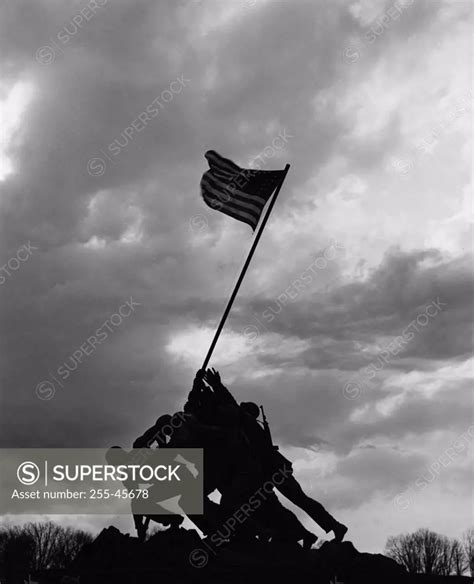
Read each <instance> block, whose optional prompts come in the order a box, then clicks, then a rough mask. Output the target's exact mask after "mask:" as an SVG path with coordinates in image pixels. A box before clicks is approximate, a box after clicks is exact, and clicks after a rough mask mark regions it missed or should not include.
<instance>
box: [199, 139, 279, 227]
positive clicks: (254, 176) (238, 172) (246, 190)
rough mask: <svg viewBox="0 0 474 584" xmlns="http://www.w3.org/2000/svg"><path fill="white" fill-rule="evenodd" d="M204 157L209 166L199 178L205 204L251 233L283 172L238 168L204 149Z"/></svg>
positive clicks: (212, 151) (213, 151) (213, 152)
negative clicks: (248, 228)
mask: <svg viewBox="0 0 474 584" xmlns="http://www.w3.org/2000/svg"><path fill="white" fill-rule="evenodd" d="M205 157H206V158H207V161H208V163H209V167H210V170H208V171H207V172H205V173H204V174H203V176H202V179H201V193H202V198H203V199H204V201H205V203H206V204H207V205H209V207H212V208H213V209H217V210H218V211H221V213H225V214H226V215H229V216H230V217H233V218H234V219H237V220H238V221H243V222H244V223H247V224H248V225H250V227H251V228H252V229H253V230H255V228H256V227H257V224H258V222H259V219H260V215H261V214H262V211H263V208H264V207H265V205H266V203H267V201H268V199H269V198H270V197H271V195H272V193H273V191H274V190H275V188H276V187H277V186H278V184H279V183H280V181H281V180H282V179H283V176H284V174H285V171H284V170H252V169H246V168H240V166H237V164H235V163H234V162H232V160H229V159H228V158H224V157H223V156H221V155H220V154H218V153H217V152H216V151H215V150H208V151H207V152H206V154H205Z"/></svg>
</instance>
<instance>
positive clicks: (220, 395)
mask: <svg viewBox="0 0 474 584" xmlns="http://www.w3.org/2000/svg"><path fill="white" fill-rule="evenodd" d="M204 379H205V381H206V382H207V383H209V385H210V386H211V387H212V389H213V390H214V393H215V396H216V400H217V401H219V403H221V404H232V405H235V406H238V405H239V404H238V403H237V401H236V399H235V398H234V396H233V395H232V394H231V393H230V391H229V390H228V389H227V387H226V386H225V385H224V384H223V383H222V381H221V376H220V375H219V373H218V372H217V371H216V370H215V369H208V370H207V371H206V374H205V376H204Z"/></svg>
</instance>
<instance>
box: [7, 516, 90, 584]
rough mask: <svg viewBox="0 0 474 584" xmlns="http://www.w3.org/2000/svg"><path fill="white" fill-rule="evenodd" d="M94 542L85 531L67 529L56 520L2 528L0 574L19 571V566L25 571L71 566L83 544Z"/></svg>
mask: <svg viewBox="0 0 474 584" xmlns="http://www.w3.org/2000/svg"><path fill="white" fill-rule="evenodd" d="M92 541H93V537H92V536H91V535H90V534H88V533H86V532H85V531H82V530H79V529H73V528H71V527H67V528H64V527H61V526H60V525H56V524H55V523H53V522H52V521H47V522H43V523H27V524H25V525H23V526H22V527H18V526H10V527H4V528H2V529H1V530H0V568H1V572H0V573H3V574H5V576H6V577H7V576H8V575H9V574H13V573H14V572H15V574H18V569H19V566H22V569H23V568H24V572H25V574H28V573H29V572H32V571H37V570H48V569H53V568H67V567H68V566H69V565H70V563H71V562H72V561H73V560H74V558H75V557H76V556H77V554H78V553H79V551H80V550H81V549H82V547H83V546H84V545H85V544H86V543H90V542H92ZM13 571H14V572H13ZM7 581H8V579H7Z"/></svg>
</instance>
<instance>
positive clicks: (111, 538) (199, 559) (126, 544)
mask: <svg viewBox="0 0 474 584" xmlns="http://www.w3.org/2000/svg"><path fill="white" fill-rule="evenodd" d="M74 572H75V573H76V574H77V575H78V576H80V582H81V584H99V583H100V584H108V583H109V582H110V583H112V582H113V583H114V584H122V583H123V584H129V583H131V582H155V581H158V579H159V581H160V582H163V581H165V582H170V583H176V584H178V583H181V582H182V583H190V582H192V583H198V582H206V583H208V584H211V583H213V582H216V583H219V584H227V583H229V584H234V583H235V584H237V583H238V584H242V583H244V582H246V583H249V584H253V583H254V582H255V583H257V582H258V583H259V584H263V583H266V582H272V583H276V582H290V583H291V584H300V583H305V582H308V583H310V582H311V584H330V583H334V584H336V582H337V583H339V584H342V583H344V584H362V583H363V584H371V583H374V584H375V583H377V584H381V583H384V584H392V583H393V584H399V583H402V582H409V581H410V580H409V578H408V576H407V574H406V572H405V570H404V569H403V568H402V567H401V566H400V565H399V564H397V563H396V562H394V561H393V560H390V559H389V558H387V557H385V556H383V555H380V554H366V553H360V552H358V551H357V550H356V549H355V547H354V546H353V545H352V543H350V542H344V543H341V544H337V543H334V542H326V543H324V544H323V545H322V546H321V548H319V549H314V550H309V551H305V550H303V549H302V548H301V546H299V545H291V544H283V543H282V544H275V543H262V542H259V541H258V540H254V541H251V542H249V541H245V542H244V541H242V542H238V541H234V542H232V543H231V544H227V545H221V546H219V547H217V546H216V545H213V544H212V543H211V542H209V543H207V542H206V540H202V539H201V538H200V537H199V535H198V534H197V532H195V531H187V530H184V529H179V530H177V531H176V532H170V531H163V532H159V533H157V534H156V535H154V536H153V537H151V538H150V539H149V540H148V541H147V542H146V543H144V544H141V543H139V542H138V540H137V539H136V538H133V537H130V536H128V535H123V534H121V533H120V532H119V531H118V530H117V529H115V528H114V527H109V528H108V529H104V530H103V531H102V533H101V534H100V535H99V536H98V537H97V539H96V540H95V541H94V542H93V543H92V544H91V545H90V546H87V548H85V549H84V550H83V552H82V553H81V555H80V556H79V557H78V558H77V560H76V562H75V566H74Z"/></svg>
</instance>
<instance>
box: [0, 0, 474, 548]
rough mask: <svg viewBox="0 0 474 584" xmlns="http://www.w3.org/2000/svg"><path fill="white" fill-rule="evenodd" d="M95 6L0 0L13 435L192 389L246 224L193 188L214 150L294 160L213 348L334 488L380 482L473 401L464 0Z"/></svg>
mask: <svg viewBox="0 0 474 584" xmlns="http://www.w3.org/2000/svg"><path fill="white" fill-rule="evenodd" d="M89 4H90V3H89ZM97 4H98V5H99V7H98V8H96V9H94V11H93V12H94V13H93V14H91V13H90V11H89V12H87V6H85V5H84V3H81V4H78V3H72V4H71V3H69V4H66V3H64V2H59V1H57V0H53V1H46V0H45V1H39V0H18V1H16V2H9V3H7V5H6V6H5V7H4V8H3V9H2V11H3V14H2V17H3V18H2V19H1V20H0V22H1V23H2V25H1V26H2V30H1V34H0V49H1V54H2V62H1V64H0V67H1V71H2V84H1V85H0V103H1V104H2V105H1V106H0V115H2V113H3V112H6V113H8V115H9V119H10V117H11V116H10V114H15V115H13V117H12V119H13V118H14V119H13V122H14V123H11V124H10V126H9V131H8V136H7V137H6V140H5V143H4V144H2V150H1V154H0V161H1V162H0V164H1V167H0V181H1V186H2V196H1V201H0V222H1V224H0V228H1V233H2V236H1V237H2V246H1V248H2V251H1V253H2V256H1V257H2V258H3V259H2V260H0V265H2V267H1V276H2V280H3V282H2V284H1V285H0V303H1V320H2V341H3V344H4V352H3V354H4V363H3V365H4V367H3V388H4V389H3V392H2V405H3V411H5V412H6V414H5V415H4V419H2V425H1V430H0V442H1V444H2V445H3V446H17V447H18V446H32V445H34V446H38V447H39V446H108V445H111V444H116V443H119V444H122V445H124V446H127V445H130V444H131V442H132V441H133V439H134V438H135V437H136V436H137V435H138V434H140V433H141V432H142V431H143V429H144V428H145V427H147V426H148V425H151V423H153V422H154V421H155V419H156V417H158V415H160V414H162V413H163V412H167V411H175V410H177V409H179V408H180V407H182V403H183V400H184V399H185V396H186V394H187V392H188V391H189V388H190V385H191V381H192V378H193V375H194V369H195V368H196V367H198V366H199V364H200V362H201V360H202V358H203V357H204V355H205V352H206V351H207V347H208V344H207V343H208V339H209V337H210V336H211V335H212V332H213V330H214V327H215V326H216V323H217V321H218V319H219V317H220V314H221V310H222V307H223V306H224V304H225V302H226V299H227V297H228V295H229V293H230V290H231V289H232V286H233V282H234V280H235V277H236V274H237V272H238V270H239V268H240V265H241V262H242V260H243V258H244V256H245V254H246V252H247V250H248V246H249V243H250V234H249V233H248V228H247V227H246V226H244V225H243V224H237V223H236V222H233V221H232V220H230V219H229V218H228V217H224V216H222V215H220V214H218V213H213V212H212V211H211V210H209V209H208V208H207V207H205V206H204V204H203V202H202V201H201V200H200V197H199V189H198V185H199V179H200V176H201V174H202V172H203V171H204V170H205V167H206V164H205V160H204V158H203V153H204V152H205V150H207V149H208V148H215V149H217V150H219V151H220V152H222V153H223V154H224V155H226V156H229V157H231V158H233V159H235V160H236V162H238V163H240V164H241V165H243V166H245V165H250V164H251V162H252V160H255V157H258V156H263V159H262V160H263V161H264V165H265V167H266V168H282V167H283V166H284V164H285V163H286V162H290V163H291V171H290V173H289V175H288V179H287V181H286V182H285V187H284V192H282V195H281V196H280V198H279V200H278V204H277V205H276V207H275V211H274V213H273V216H272V219H271V221H270V222H269V226H268V228H267V229H266V232H265V234H264V236H263V238H262V241H261V243H260V245H259V249H258V251H257V254H256V256H255V258H254V260H253V262H252V267H251V270H250V271H249V273H248V275H247V277H246V279H245V281H244V284H243V286H242V289H241V291H240V293H239V297H238V299H237V302H236V304H235V306H234V309H233V311H232V313H231V316H230V318H229V321H228V323H227V325H226V329H225V333H224V337H223V339H222V342H221V341H220V342H219V345H218V349H217V352H216V354H215V358H214V361H213V364H214V365H216V366H218V367H219V368H220V369H222V374H223V377H224V379H225V381H226V383H228V384H229V386H230V387H231V388H232V390H233V391H234V392H235V394H236V395H237V396H238V398H239V399H242V400H243V399H247V400H249V399H251V400H254V401H258V402H259V403H263V404H265V406H266V410H267V415H268V417H269V419H270V421H271V424H272V430H273V433H274V436H275V439H276V440H277V441H278V443H279V444H280V445H281V447H282V449H288V450H289V451H291V452H293V449H300V450H301V449H302V448H307V449H312V451H311V452H310V454H308V456H310V455H311V456H313V454H314V455H315V456H317V457H320V458H319V459H318V460H328V461H329V462H328V465H329V466H328V468H327V469H326V470H327V473H328V476H330V472H334V473H336V474H335V475H334V476H333V477H332V478H330V481H332V482H330V483H329V482H328V484H327V488H330V489H331V490H333V492H334V493H335V494H336V495H337V496H336V497H334V498H330V497H328V502H329V503H330V504H334V505H345V506H346V508H347V510H350V512H351V513H354V514H355V515H354V517H356V514H357V513H358V512H362V511H361V510H363V505H362V503H361V501H362V497H361V496H355V495H354V494H353V491H354V488H355V487H354V486H357V485H360V489H361V493H362V494H363V495H364V497H365V500H369V501H370V500H373V501H376V502H377V505H382V503H381V501H383V499H384V497H385V498H386V496H387V493H389V492H392V491H393V490H394V487H395V486H396V487H397V488H398V486H399V485H402V483H404V482H405V483H406V481H407V479H408V478H409V477H411V476H412V474H413V472H412V471H413V465H415V464H418V463H420V464H421V462H422V461H424V460H426V459H427V458H429V457H430V456H431V455H432V454H433V453H432V452H431V447H430V445H429V444H428V438H429V437H431V438H432V437H433V436H434V435H435V434H436V433H437V432H438V433H439V434H440V435H442V436H443V438H442V440H446V441H447V440H448V439H449V436H450V435H451V433H452V432H455V431H461V430H462V428H463V427H464V426H465V424H466V423H467V421H468V420H467V417H468V409H467V408H466V407H465V403H466V400H467V391H468V389H467V383H468V381H467V376H468V366H469V364H468V361H467V359H468V356H469V353H470V351H471V349H472V345H471V338H470V327H469V322H470V320H471V319H470V318H469V317H470V314H471V311H472V301H471V298H472V274H471V270H470V264H469V262H470V252H471V241H470V239H469V238H470V234H471V229H472V217H471V212H470V206H469V204H468V197H469V195H470V189H471V186H470V182H471V181H470V158H469V152H470V147H471V143H470V135H469V132H468V131H467V129H466V128H467V126H466V123H465V121H466V120H467V119H468V116H470V115H471V109H472V95H471V94H470V93H468V92H469V81H470V78H471V71H470V69H469V66H468V62H467V60H466V59H465V54H466V47H467V42H469V38H470V37H469V28H468V19H466V14H468V11H469V10H470V9H471V7H470V3H467V2H439V3H436V5H435V4H433V3H432V2H428V1H426V2H425V1H419V2H416V3H405V4H406V6H405V7H404V8H403V10H401V14H400V17H399V18H396V19H395V18H392V17H389V19H388V20H387V17H386V15H387V14H389V12H388V11H389V9H390V8H393V5H392V3H390V2H386V3H383V4H381V3H373V2H362V1H360V2H351V3H347V2H342V1H341V2H334V3H324V2H317V3H315V2H313V1H309V0H308V1H306V0H304V1H299V2H297V3H292V4H290V3H281V2H264V1H257V2H255V3H249V2H235V3H232V6H230V4H227V3H222V2H218V1H216V0H206V1H203V2H190V1H184V0H183V1H181V0H180V1H177V2H174V3H168V4H166V5H165V4H163V3H159V4H157V3H155V2H151V1H150V0H138V1H137V2H134V3H133V4H131V3H129V2H126V1H125V0H114V1H113V2H110V1H109V2H106V1H105V0H104V1H102V2H97ZM84 8H86V12H84V13H81V10H83V9H84ZM89 8H90V7H89ZM84 14H86V15H87V17H86V16H84ZM81 15H82V18H81ZM384 16H385V18H384ZM381 19H383V20H381ZM381 23H385V24H383V25H381ZM372 27H377V28H376V29H375V28H374V30H377V31H378V32H379V33H380V34H377V35H376V39H375V41H372V42H369V41H368V38H369V37H368V36H367V35H370V34H371V28H372ZM372 34H374V33H373V31H372ZM348 50H349V51H348ZM354 56H355V57H356V58H355V59H354ZM453 62H456V63H457V66H456V67H455V68H453V67H452V63H453ZM466 96H467V97H466ZM463 100H464V101H463ZM153 108H155V109H153ZM154 111H157V112H158V113H157V114H155V113H152V112H154ZM453 111H455V112H457V113H456V115H455V116H454V117H453V116H452V115H451V114H452V112H453ZM440 124H441V125H440ZM433 132H437V135H436V143H435V146H434V148H433V149H432V152H431V153H426V152H423V151H422V150H420V148H419V141H421V140H422V139H425V138H426V137H427V136H430V135H431V134H432V133H433ZM279 134H280V135H281V134H283V135H285V136H288V138H287V140H286V141H285V143H284V147H283V148H281V149H273V150H271V149H270V150H268V148H269V146H270V145H271V144H272V141H273V140H274V139H275V137H276V136H278V135H279ZM266 148H267V150H265V149H266ZM265 152H267V154H264V153H265ZM22 246H30V247H31V249H32V250H33V251H32V253H31V254H30V255H28V257H27V259H25V260H24V261H23V260H20V259H18V257H19V256H18V257H17V255H18V254H19V253H20V255H21V252H19V250H20V249H21V248H22ZM303 274H304V275H305V276H306V280H305V281H304V280H303ZM290 295H291V297H290ZM278 297H280V301H279V300H278ZM130 298H133V300H134V302H137V303H138V304H139V306H137V307H136V310H134V311H133V312H132V313H131V314H130V315H129V316H128V317H126V318H124V317H122V318H121V320H120V323H119V324H117V325H114V324H110V321H111V319H112V318H114V319H115V322H117V323H118V320H117V317H114V316H113V315H115V314H117V311H118V310H119V308H120V307H121V306H122V305H123V304H124V303H125V302H126V301H129V300H130ZM285 298H286V301H285V305H284V306H281V304H282V300H284V299H285ZM438 298H439V300H440V301H441V302H442V303H443V306H442V310H440V311H439V313H437V314H436V316H433V317H432V318H431V317H430V319H429V322H428V323H427V324H426V326H425V325H423V326H422V325H419V327H418V328H419V329H420V330H419V331H415V332H416V334H415V335H414V337H413V338H411V339H410V342H407V343H405V344H404V346H403V350H402V351H401V352H400V353H399V354H397V355H392V353H389V357H387V353H386V352H387V347H388V346H389V344H390V343H391V342H392V341H393V339H394V338H396V337H397V336H399V335H400V334H401V333H402V332H403V331H404V329H405V328H406V327H407V326H408V325H410V323H411V322H412V321H413V319H415V321H416V319H417V317H419V315H420V311H421V314H423V311H424V310H425V309H426V307H427V306H428V305H430V303H432V302H437V301H438ZM278 302H279V304H278ZM280 309H281V310H280ZM265 311H268V312H267V314H270V315H273V316H274V318H273V319H272V320H271V321H269V319H268V318H265V316H263V314H264V312H265ZM107 322H109V326H110V330H107V329H106V330H107V333H108V334H107V336H106V339H104V340H103V341H102V342H100V343H99V342H97V343H95V344H94V345H93V347H92V349H91V347H90V341H89V340H90V339H91V338H93V337H94V336H95V337H97V336H98V335H97V331H98V329H100V327H103V326H104V325H105V323H107ZM423 322H424V321H423ZM88 343H89V344H88ZM84 347H85V348H84ZM86 350H87V352H88V353H89V354H87V352H86ZM384 351H385V353H384ZM383 355H385V360H383V358H382V356H383ZM79 357H80V362H79V363H78V360H79ZM381 359H382V364H383V366H380V360H381ZM67 365H68V366H69V368H70V369H73V368H74V369H73V370H72V371H69V370H68V371H69V375H68V377H67V379H63V378H62V377H60V375H59V373H58V370H59V368H61V367H62V368H63V369H62V371H64V367H66V366H67ZM76 365H77V367H76ZM369 365H373V366H374V367H375V366H377V367H376V369H377V372H376V373H377V374H376V376H375V377H370V379H368V376H367V374H365V377H364V376H363V373H362V374H361V370H362V371H363V369H364V368H367V367H368V366H369ZM361 375H362V381H363V382H364V383H363V384H362V386H361V390H360V394H359V395H358V396H356V398H355V399H349V398H348V395H347V392H346V395H345V394H344V387H345V384H346V383H347V382H348V380H350V379H352V378H353V377H354V376H356V379H357V380H359V381H360V378H361ZM59 382H61V383H59ZM61 384H62V385H61ZM51 385H52V386H53V388H54V392H53V393H54V395H53V396H52V398H51V399H44V398H45V397H47V396H49V395H50V390H51ZM349 397H353V396H349ZM40 398H41V399H40ZM425 439H426V440H427V441H426V442H425ZM420 441H421V442H423V451H422V452H420V453H414V454H413V453H412V454H410V456H409V457H408V458H406V459H405V458H404V457H403V456H402V455H401V454H400V452H398V451H396V450H394V447H395V446H396V444H397V443H402V444H403V448H406V449H407V452H411V451H412V447H413V443H419V442H420ZM368 445H372V446H375V447H376V448H365V446H368ZM315 451H317V452H316V453H315ZM384 455H386V456H385V458H384ZM312 461H313V459H312V458H311V460H310V462H308V463H307V464H308V465H311V464H313V462H312ZM314 464H316V463H314ZM331 465H332V466H331ZM392 468H393V469H394V470H396V471H397V476H396V477H394V475H393V473H392V472H391V471H390V469H392ZM330 469H332V470H330ZM358 469H361V471H360V472H359V470H358ZM362 469H363V470H364V471H365V472H362ZM337 476H340V477H341V479H340V480H339V481H338V479H337ZM305 480H306V479H305ZM328 480H329V479H328ZM450 488H452V489H455V486H452V487H450ZM460 489H461V487H460ZM460 492H461V491H460ZM463 493H464V491H463ZM450 497H451V495H450ZM347 512H349V511H347ZM440 514H441V515H443V517H444V521H445V523H446V525H449V526H450V525H451V523H450V521H451V519H450V518H449V517H448V516H449V514H450V508H449V504H447V503H445V504H444V508H443V509H441V510H440ZM462 521H464V520H463V519H462V518H461V519H460V521H459V524H461V522H462ZM95 524H96V523H95ZM97 524H98V523H97ZM387 534H388V533H386V532H385V531H384V528H383V527H381V526H379V527H378V528H377V536H376V537H377V538H378V539H377V541H378V546H379V548H380V547H381V546H382V544H383V539H384V537H386V535H387ZM357 537H359V538H360V541H361V542H362V545H363V542H364V541H367V542H368V541H370V542H372V543H374V539H373V538H374V537H375V536H373V534H371V533H368V531H367V530H366V531H365V532H360V533H359V532H358V535H357ZM374 545H375V543H374Z"/></svg>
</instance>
